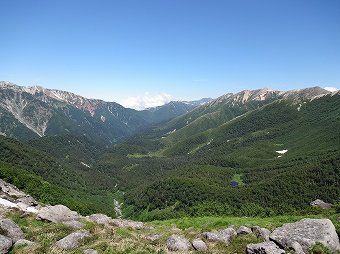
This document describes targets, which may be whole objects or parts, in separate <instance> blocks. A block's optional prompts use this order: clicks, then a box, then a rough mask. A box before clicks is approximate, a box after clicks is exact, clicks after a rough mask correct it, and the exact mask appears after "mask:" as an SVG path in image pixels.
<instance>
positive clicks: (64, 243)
mask: <svg viewBox="0 0 340 254" xmlns="http://www.w3.org/2000/svg"><path fill="white" fill-rule="evenodd" d="M89 236H90V232H88V231H86V230H80V231H77V232H73V233H71V234H69V235H68V236H65V237H64V238H62V239H60V240H59V241H58V242H56V243H55V246H56V247H57V248H59V249H63V250H70V249H74V248H77V247H78V246H79V245H80V241H81V240H83V239H84V238H87V237H89Z"/></svg>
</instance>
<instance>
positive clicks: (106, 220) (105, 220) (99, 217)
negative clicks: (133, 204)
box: [86, 213, 113, 225]
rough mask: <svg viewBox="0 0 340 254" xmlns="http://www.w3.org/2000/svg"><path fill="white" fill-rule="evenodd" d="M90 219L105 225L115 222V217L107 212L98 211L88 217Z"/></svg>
mask: <svg viewBox="0 0 340 254" xmlns="http://www.w3.org/2000/svg"><path fill="white" fill-rule="evenodd" d="M86 218H87V219H88V220H90V221H92V222H94V223H97V224H103V225H109V224H112V223H113V219H112V218H111V217H109V216H107V215H105V214H101V213H97V214H92V215H90V216H88V217H86Z"/></svg>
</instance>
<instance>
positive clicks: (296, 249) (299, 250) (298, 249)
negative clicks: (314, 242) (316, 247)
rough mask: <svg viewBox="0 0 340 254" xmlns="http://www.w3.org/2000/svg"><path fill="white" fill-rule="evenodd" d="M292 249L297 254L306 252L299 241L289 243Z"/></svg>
mask: <svg viewBox="0 0 340 254" xmlns="http://www.w3.org/2000/svg"><path fill="white" fill-rule="evenodd" d="M288 247H289V248H290V249H293V250H294V252H295V254H306V253H305V252H304V251H303V249H302V246H301V245H300V244H299V243H298V242H295V241H294V242H292V243H290V244H289V246H288Z"/></svg>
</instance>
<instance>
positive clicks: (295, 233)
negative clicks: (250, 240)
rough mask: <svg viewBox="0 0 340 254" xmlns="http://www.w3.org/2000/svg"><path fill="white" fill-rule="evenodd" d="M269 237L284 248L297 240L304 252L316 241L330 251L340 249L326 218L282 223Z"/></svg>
mask: <svg viewBox="0 0 340 254" xmlns="http://www.w3.org/2000/svg"><path fill="white" fill-rule="evenodd" d="M269 238H270V240H272V241H275V242H276V243H277V244H278V245H280V246H281V247H282V248H285V249H286V248H289V247H290V245H291V243H292V242H298V243H299V244H300V245H301V246H302V249H303V251H304V252H306V253H307V252H308V249H309V248H310V247H312V246H313V245H315V244H316V243H321V244H323V245H324V246H326V247H327V248H329V249H331V250H332V251H337V250H340V244H339V238H338V235H337V233H336V231H335V227H334V225H333V223H332V222H331V221H330V220H328V219H303V220H300V221H297V222H295V223H288V224H284V225H283V226H282V227H279V228H277V229H275V230H274V231H273V232H272V233H271V234H270V236H269Z"/></svg>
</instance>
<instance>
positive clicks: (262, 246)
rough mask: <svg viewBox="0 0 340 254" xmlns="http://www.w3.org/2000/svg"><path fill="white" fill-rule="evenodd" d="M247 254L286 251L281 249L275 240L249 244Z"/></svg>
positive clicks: (272, 253)
mask: <svg viewBox="0 0 340 254" xmlns="http://www.w3.org/2000/svg"><path fill="white" fill-rule="evenodd" d="M246 253H247V254H284V253H285V251H284V250H282V249H280V248H279V246H277V245H276V244H275V243H273V242H263V243H256V244H253V243H251V244H248V245H247V249H246Z"/></svg>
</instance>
